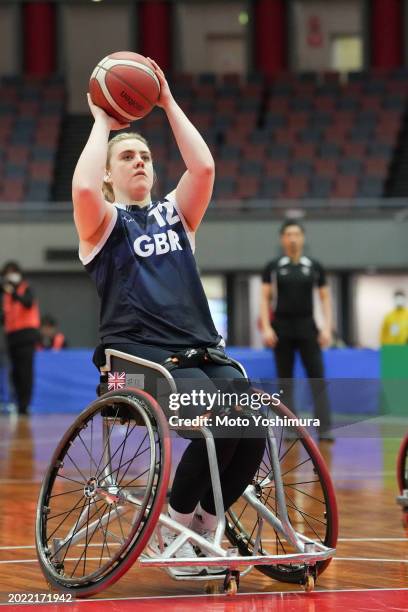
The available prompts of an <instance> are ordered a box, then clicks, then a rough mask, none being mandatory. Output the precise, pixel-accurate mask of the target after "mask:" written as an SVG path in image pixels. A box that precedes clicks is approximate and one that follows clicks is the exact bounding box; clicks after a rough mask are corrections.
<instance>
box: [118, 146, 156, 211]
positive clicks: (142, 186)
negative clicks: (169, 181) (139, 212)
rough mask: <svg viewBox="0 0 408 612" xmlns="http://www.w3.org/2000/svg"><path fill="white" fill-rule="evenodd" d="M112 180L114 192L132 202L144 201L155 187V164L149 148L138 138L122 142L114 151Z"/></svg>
mask: <svg viewBox="0 0 408 612" xmlns="http://www.w3.org/2000/svg"><path fill="white" fill-rule="evenodd" d="M110 179H111V181H112V186H113V190H114V192H115V194H116V192H119V193H120V194H124V195H126V196H127V197H128V198H130V199H131V200H135V201H136V202H137V201H142V200H144V199H145V198H146V196H147V194H148V193H150V191H151V189H152V185H153V163H152V155H151V153H150V151H149V147H148V146H147V145H146V144H145V143H144V142H142V141H141V140H138V139H137V138H127V139H126V140H120V141H119V142H117V143H116V144H115V145H114V146H113V149H112V154H111V159H110Z"/></svg>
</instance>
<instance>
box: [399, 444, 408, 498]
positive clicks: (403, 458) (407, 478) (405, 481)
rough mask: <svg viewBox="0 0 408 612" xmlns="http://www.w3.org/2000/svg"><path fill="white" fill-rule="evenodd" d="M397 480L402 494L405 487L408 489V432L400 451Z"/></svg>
mask: <svg viewBox="0 0 408 612" xmlns="http://www.w3.org/2000/svg"><path fill="white" fill-rule="evenodd" d="M397 481H398V488H399V491H400V493H401V495H402V492H403V491H404V489H408V434H407V435H406V436H405V438H404V439H403V440H402V442H401V446H400V447H399V451H398V459H397Z"/></svg>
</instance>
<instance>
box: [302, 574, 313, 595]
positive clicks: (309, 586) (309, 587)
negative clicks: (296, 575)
mask: <svg viewBox="0 0 408 612" xmlns="http://www.w3.org/2000/svg"><path fill="white" fill-rule="evenodd" d="M314 587H315V579H314V577H313V576H312V575H311V574H308V575H307V576H306V577H305V582H304V584H303V588H304V590H305V591H306V593H311V592H312V591H313V590H314Z"/></svg>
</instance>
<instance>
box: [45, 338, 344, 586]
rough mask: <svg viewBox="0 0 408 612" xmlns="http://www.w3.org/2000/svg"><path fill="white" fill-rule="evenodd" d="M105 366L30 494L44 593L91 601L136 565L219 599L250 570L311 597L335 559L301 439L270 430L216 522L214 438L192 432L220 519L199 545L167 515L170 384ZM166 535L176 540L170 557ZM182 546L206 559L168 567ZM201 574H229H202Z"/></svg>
mask: <svg viewBox="0 0 408 612" xmlns="http://www.w3.org/2000/svg"><path fill="white" fill-rule="evenodd" d="M105 359H106V363H105V365H104V366H102V367H101V385H100V386H102V388H101V389H100V391H99V393H100V395H99V397H98V398H97V399H96V400H95V401H93V402H92V403H91V404H90V405H89V406H88V407H87V408H86V409H85V410H84V411H83V412H81V414H80V415H79V416H78V417H77V419H76V420H75V422H74V423H73V424H72V425H71V427H70V428H69V429H68V430H67V431H66V433H65V434H64V435H63V437H62V439H61V441H60V442H59V444H58V446H57V448H56V450H55V452H54V454H53V457H52V459H51V463H50V466H49V468H48V470H47V472H46V474H45V476H44V479H43V483H42V486H41V490H40V494H39V499H38V505H37V513H36V549H37V555H38V559H39V563H40V566H41V569H42V572H43V574H44V576H45V579H46V580H47V582H48V584H49V586H50V588H51V589H55V590H58V591H64V592H71V593H73V594H75V595H76V596H78V597H89V596H92V595H94V594H96V593H98V592H100V591H102V590H103V589H106V588H107V587H109V586H110V585H112V584H113V583H115V582H116V581H117V580H118V579H119V578H120V577H121V576H122V575H123V574H124V573H125V572H126V571H127V570H128V569H129V568H130V567H132V565H134V564H137V565H138V566H139V567H141V568H144V567H147V568H149V567H160V568H162V569H163V570H164V571H167V573H169V574H170V575H171V576H172V577H173V578H176V579H178V580H183V579H185V580H201V581H205V583H206V584H205V588H206V591H207V592H208V593H211V592H213V593H214V592H217V590H218V588H219V584H217V582H218V583H219V581H220V580H221V581H222V585H221V590H223V591H224V592H226V593H235V592H236V591H237V588H238V586H239V578H240V577H242V576H244V575H245V574H247V573H248V572H249V571H250V570H251V569H252V568H255V569H256V570H258V571H259V572H261V573H262V574H264V575H266V576H268V577H270V578H272V579H275V580H278V581H282V582H289V583H296V584H300V585H303V587H304V589H305V590H306V591H311V590H313V588H314V584H315V581H316V579H317V577H318V575H319V574H321V573H322V572H323V571H324V570H325V569H326V568H327V566H328V564H329V563H330V560H331V557H332V556H333V555H334V554H335V546H336V542H337V532H338V517H337V506H336V498H335V493H334V488H333V485H332V482H331V479H330V476H329V473H328V470H327V468H326V465H325V463H324V461H323V458H322V456H321V454H320V452H319V450H318V448H317V446H316V444H315V443H314V441H313V439H312V438H311V437H310V435H309V434H308V433H307V432H306V430H305V429H303V428H302V427H300V426H298V425H288V426H287V427H285V426H277V427H274V426H270V427H268V429H267V436H266V447H265V453H264V457H263V460H262V462H261V464H260V466H259V468H258V471H257V473H256V475H255V477H254V479H253V482H252V483H251V484H250V485H249V486H248V487H247V489H246V490H245V491H244V493H243V494H242V496H241V498H240V499H239V500H238V501H237V502H235V503H234V504H233V505H232V506H231V507H230V508H229V509H228V510H227V511H226V512H224V507H223V502H222V491H221V485H220V476H219V471H218V465H217V457H216V452H215V445H214V437H213V434H212V432H211V430H210V429H209V428H208V427H206V426H202V427H201V426H199V427H197V428H195V430H196V433H197V431H198V432H200V434H199V435H202V436H204V439H205V442H206V448H207V453H208V461H209V467H210V474H211V482H212V488H213V495H214V502H215V507H216V511H217V519H218V524H217V528H216V532H215V536H214V541H213V542H211V541H208V540H207V539H205V538H203V537H202V536H200V535H199V534H198V533H195V532H194V531H192V530H191V529H188V528H186V527H184V526H182V525H181V524H179V523H178V522H176V521H174V520H172V519H171V518H170V517H169V516H168V515H167V513H166V512H165V511H164V505H165V502H166V497H167V495H168V489H169V483H170V481H171V473H172V463H171V453H172V442H174V441H175V439H177V440H179V441H180V440H181V438H180V435H181V436H182V435H183V432H182V431H181V430H182V429H183V428H182V427H169V422H168V419H167V417H168V416H169V410H168V404H166V398H168V397H169V394H170V393H174V392H176V391H177V389H176V385H175V379H174V378H173V377H172V375H171V374H170V372H169V371H168V369H167V368H165V367H164V366H162V365H159V364H157V363H153V362H150V361H147V360H145V359H141V358H138V357H134V356H132V355H128V354H126V353H122V352H120V351H117V350H112V349H107V350H106V351H105ZM234 364H235V365H236V367H238V368H239V369H240V370H241V372H242V373H243V374H244V376H246V374H245V371H244V369H243V367H242V366H241V365H240V364H239V363H238V362H234ZM108 379H109V380H110V385H111V387H112V386H113V387H115V386H121V385H123V384H126V386H125V387H124V388H119V389H115V388H113V389H111V390H107V389H106V387H107V384H106V382H107V380H108ZM115 381H116V382H115ZM267 409H268V414H269V415H270V416H271V415H272V416H280V417H281V418H282V420H283V417H284V416H286V417H287V418H289V419H294V418H295V416H294V414H293V413H292V412H290V410H288V409H287V408H286V407H285V406H284V405H283V404H280V405H278V406H274V405H273V403H272V402H271V405H270V406H269V405H268V408H267ZM172 414H173V415H174V412H173V413H172ZM184 429H185V428H184ZM173 467H174V466H173ZM163 526H165V527H169V528H171V529H173V530H174V531H175V532H176V533H178V534H179V535H178V536H177V537H176V539H175V540H174V541H173V542H172V543H171V544H170V545H169V546H167V547H163V541H162V538H161V536H160V533H161V528H162V527H163ZM152 536H154V537H156V538H157V539H158V542H159V545H160V548H159V552H157V553H156V554H155V555H154V556H152V554H151V553H150V554H147V551H148V548H149V547H148V544H149V541H150V540H151V538H152ZM224 538H225V539H224ZM187 540H189V541H190V542H191V543H192V545H193V546H195V547H198V548H199V549H201V551H204V552H205V553H206V555H207V556H205V557H204V556H197V557H195V558H194V559H185V558H180V557H177V558H176V557H175V552H176V551H177V550H178V549H179V548H180V547H181V546H182V545H183V544H184V543H185V542H186V541H187ZM225 541H227V542H228V543H229V546H225V545H224V543H225ZM193 565H195V566H200V567H203V570H202V572H201V573H200V575H194V576H191V575H187V576H185V575H183V576H181V575H180V574H178V575H175V568H176V567H177V566H193ZM210 566H217V567H218V568H220V567H221V566H222V567H224V568H226V570H225V571H224V572H223V573H221V574H209V573H208V574H207V571H206V569H204V568H208V567H210Z"/></svg>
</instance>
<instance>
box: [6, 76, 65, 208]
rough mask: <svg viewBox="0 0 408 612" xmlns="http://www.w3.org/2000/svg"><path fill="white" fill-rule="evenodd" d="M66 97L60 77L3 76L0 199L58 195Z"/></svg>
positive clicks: (8, 199)
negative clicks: (56, 174)
mask: <svg viewBox="0 0 408 612" xmlns="http://www.w3.org/2000/svg"><path fill="white" fill-rule="evenodd" d="M64 102H65V90H64V86H63V82H62V80H61V79H60V78H59V77H52V78H49V79H33V78H30V79H28V78H23V77H3V78H2V79H1V81H0V149H1V150H2V155H1V158H0V167H1V173H0V201H3V202H19V201H22V200H26V201H33V202H35V201H40V202H44V201H49V200H51V199H52V193H51V189H52V185H53V177H54V165H55V158H56V152H57V149H58V141H59V134H60V129H61V123H62V118H63V113H64Z"/></svg>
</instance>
